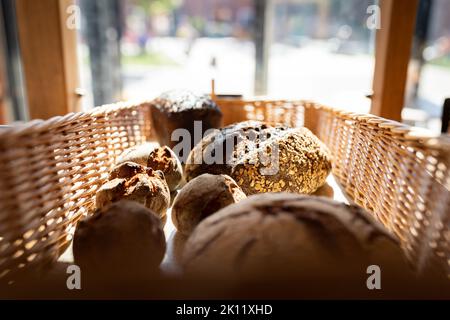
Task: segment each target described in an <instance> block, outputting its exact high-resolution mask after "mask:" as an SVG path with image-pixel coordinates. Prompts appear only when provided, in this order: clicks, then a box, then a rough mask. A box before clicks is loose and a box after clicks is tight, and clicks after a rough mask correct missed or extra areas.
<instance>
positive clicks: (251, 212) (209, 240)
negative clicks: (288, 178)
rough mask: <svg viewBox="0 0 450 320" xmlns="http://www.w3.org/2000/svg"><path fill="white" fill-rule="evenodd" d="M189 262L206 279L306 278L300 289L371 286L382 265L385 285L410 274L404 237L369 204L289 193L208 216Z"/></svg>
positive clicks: (189, 247) (194, 237)
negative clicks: (373, 269)
mask: <svg viewBox="0 0 450 320" xmlns="http://www.w3.org/2000/svg"><path fill="white" fill-rule="evenodd" d="M183 265H184V268H185V270H186V272H187V274H190V275H201V277H202V278H204V279H210V278H211V277H213V278H217V279H222V280H223V279H226V280H227V281H228V280H230V281H237V282H238V283H243V282H245V281H250V282H261V281H262V282H264V283H266V284H267V285H268V284H269V282H271V281H274V282H275V283H276V282H277V281H286V282H287V283H290V282H291V280H299V281H300V282H292V283H298V286H300V287H299V288H297V289H298V290H303V289H307V288H308V287H307V285H308V284H309V285H311V284H312V285H314V286H315V288H318V289H320V288H321V289H323V290H325V291H326V290H327V289H331V286H330V287H328V285H330V284H331V283H333V281H335V282H334V284H336V283H337V284H338V287H337V289H339V286H340V285H339V284H340V283H342V284H345V285H346V286H347V285H348V286H351V285H356V287H357V288H360V289H364V290H367V288H366V279H367V277H368V275H367V273H366V269H367V267H368V266H370V265H378V266H380V268H381V270H382V272H383V279H384V280H383V281H384V282H383V283H384V288H387V287H388V286H389V284H392V283H389V281H390V280H392V279H395V278H396V277H400V276H401V275H402V274H406V273H408V268H407V264H406V262H405V260H404V257H403V253H402V250H401V249H400V247H399V244H398V242H397V240H396V239H394V238H393V237H392V236H391V235H390V234H389V233H388V232H387V231H385V230H384V228H383V227H382V226H381V225H379V224H378V223H377V222H376V221H375V220H373V219H371V218H370V217H369V216H368V215H367V213H366V212H365V211H364V210H363V209H360V208H359V207H356V206H347V205H344V204H341V203H338V202H335V201H332V200H329V199H326V198H321V197H311V196H301V195H295V194H287V193H278V194H261V195H255V196H251V197H249V198H247V199H246V200H243V201H241V202H239V203H237V204H234V205H231V206H228V207H226V208H224V209H222V210H220V211H219V212H217V213H215V214H214V215H212V216H210V217H208V218H207V219H205V220H203V221H202V222H201V223H200V224H199V225H198V226H197V227H196V229H195V230H194V232H193V233H192V234H191V236H190V237H189V240H188V242H187V243H186V246H185V249H184V255H183ZM328 280H330V281H331V282H329V283H327V281H328ZM301 281H304V282H301ZM286 282H285V283H286ZM311 282H312V283H311ZM230 283H231V282H230ZM302 285H303V286H306V287H303V288H301V286H302ZM291 289H292V288H291ZM335 289H336V288H335Z"/></svg>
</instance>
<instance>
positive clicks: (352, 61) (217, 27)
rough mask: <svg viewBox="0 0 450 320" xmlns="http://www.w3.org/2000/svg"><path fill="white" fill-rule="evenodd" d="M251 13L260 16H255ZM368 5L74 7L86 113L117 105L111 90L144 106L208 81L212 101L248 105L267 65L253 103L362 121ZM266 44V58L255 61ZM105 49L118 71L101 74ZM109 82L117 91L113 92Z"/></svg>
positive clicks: (139, 3)
mask: <svg viewBox="0 0 450 320" xmlns="http://www.w3.org/2000/svg"><path fill="white" fill-rule="evenodd" d="M113 3H115V4H113ZM261 3H263V4H264V5H265V7H264V8H263V11H259V9H258V7H257V5H260V6H261ZM372 3H373V1H370V0H365V1H360V0H307V1H306V0H305V1H292V0H272V1H270V2H264V1H259V2H258V1H257V0H213V1H211V0H153V1H150V0H127V1H125V0H123V1H120V0H114V1H111V2H110V3H109V4H108V3H107V2H105V4H103V5H104V6H107V8H100V7H99V6H101V2H99V3H97V2H96V1H89V0H82V1H81V4H82V8H84V10H82V12H83V13H84V21H85V23H84V24H83V26H84V32H83V33H82V34H83V40H82V43H81V45H82V47H83V49H82V52H84V54H85V59H84V61H89V60H90V62H91V66H93V65H94V64H97V65H99V64H100V66H96V67H95V66H93V67H91V71H92V72H91V75H92V77H93V78H94V79H95V80H90V79H89V72H84V74H85V78H86V81H85V83H93V84H94V86H93V87H94V97H95V96H97V98H96V99H94V100H95V101H94V102H95V104H96V105H98V104H102V103H106V102H111V101H114V100H117V99H116V96H117V95H118V94H117V91H120V90H121V91H122V97H123V98H125V99H143V98H149V97H151V96H154V95H157V94H159V93H161V92H162V91H164V90H168V89H172V88H188V89H193V90H196V91H200V92H210V89H211V87H210V86H211V85H210V83H211V79H212V78H214V79H215V80H216V86H217V91H218V92H219V93H224V94H243V95H248V96H251V95H253V94H254V93H255V89H256V86H257V85H258V84H256V83H255V78H257V79H259V78H261V77H260V76H259V77H255V72H256V70H255V68H264V62H265V61H263V60H264V59H267V65H268V68H267V70H266V72H267V85H263V87H266V88H265V90H262V93H266V94H268V95H270V96H273V97H280V98H297V99H298V98H309V99H314V100H318V101H322V102H325V103H330V104H333V105H340V106H342V107H344V108H349V109H351V108H354V109H357V110H358V111H360V112H366V111H368V110H369V106H370V100H369V99H366V98H365V96H366V95H367V94H369V93H370V92H371V86H372V76H373V63H374V62H373V49H374V48H373V43H374V34H373V32H371V31H370V30H369V29H368V28H367V27H366V20H367V16H368V15H367V12H366V11H367V7H368V6H369V5H370V4H372ZM264 10H265V11H264ZM107 12H110V14H109V17H108V14H107ZM111 16H112V18H111ZM267 17H268V18H267ZM266 18H267V19H266ZM108 21H109V22H110V23H109V24H108ZM261 22H262V23H261ZM95 28H103V29H106V30H109V29H111V30H109V31H108V32H107V34H109V38H108V39H104V40H102V39H101V38H102V35H101V32H95V31H93V30H94V29H95ZM108 28H109V29H108ZM266 28H267V29H266ZM264 32H266V33H265V34H264V37H261V36H258V35H261V33H264ZM117 37H118V39H120V46H118V47H117V48H113V49H112V50H111V49H103V50H104V52H103V53H101V52H100V53H99V52H98V51H101V50H102V48H101V47H100V46H99V43H105V47H108V41H110V40H111V39H115V38H117ZM98 38H99V39H98ZM255 39H260V40H255ZM258 41H262V42H264V43H258ZM266 42H267V46H268V48H269V49H268V54H266V55H265V53H259V52H257V51H258V50H263V47H264V45H265V44H266ZM109 47H111V45H109ZM115 49H118V50H120V55H121V65H122V68H121V70H120V71H114V66H113V65H112V64H110V65H107V64H105V59H106V60H108V59H109V61H110V62H111V63H113V62H114V61H115V60H114V57H111V55H114V54H113V52H114V50H115ZM88 52H91V58H90V59H89V58H88ZM92 52H94V55H93V54H92ZM105 57H106V58H105ZM259 60H261V61H259ZM102 63H103V64H104V67H103V68H102V67H101V64H102ZM115 64H116V65H118V63H115ZM262 72H264V70H263V71H262ZM118 74H121V79H122V81H121V84H120V85H119V84H117V85H114V81H113V80H114V79H115V78H116V76H117V75H118ZM111 86H113V87H114V88H111ZM97 91H101V92H103V94H101V93H96V92H97ZM256 91H257V90H256Z"/></svg>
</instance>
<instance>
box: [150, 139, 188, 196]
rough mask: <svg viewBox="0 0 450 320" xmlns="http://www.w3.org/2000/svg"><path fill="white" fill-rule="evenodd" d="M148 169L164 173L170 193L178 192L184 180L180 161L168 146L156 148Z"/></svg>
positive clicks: (152, 153) (151, 154) (151, 155)
mask: <svg viewBox="0 0 450 320" xmlns="http://www.w3.org/2000/svg"><path fill="white" fill-rule="evenodd" d="M147 167H149V168H152V169H153V170H160V171H162V172H163V173H164V178H165V179H166V182H167V185H168V186H169V190H170V191H174V190H176V189H177V187H178V186H179V185H180V183H181V180H182V179H183V168H182V167H181V163H180V160H178V157H177V156H176V155H175V153H174V152H173V151H172V150H171V149H170V148H169V147H167V146H164V147H159V148H156V149H154V150H153V151H152V152H151V153H150V154H149V156H148V161H147Z"/></svg>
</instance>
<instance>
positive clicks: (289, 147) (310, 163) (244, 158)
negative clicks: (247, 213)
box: [185, 121, 331, 195]
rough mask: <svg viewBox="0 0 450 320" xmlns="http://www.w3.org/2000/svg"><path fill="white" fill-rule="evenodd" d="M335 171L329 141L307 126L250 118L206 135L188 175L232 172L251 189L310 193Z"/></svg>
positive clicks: (187, 168)
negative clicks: (326, 144)
mask: <svg viewBox="0 0 450 320" xmlns="http://www.w3.org/2000/svg"><path fill="white" fill-rule="evenodd" d="M330 171H331V158H330V155H329V151H328V149H327V147H326V146H325V145H324V144H323V143H322V142H321V141H320V140H319V139H318V138H317V137H316V136H315V135H314V134H312V133H311V131H309V130H308V129H306V128H290V127H287V126H284V125H280V124H276V125H270V124H268V123H264V122H259V121H246V122H241V123H238V124H235V125H231V126H228V127H225V128H223V129H222V130H220V131H217V132H215V133H212V134H210V135H208V136H207V137H205V138H204V139H203V140H202V141H201V142H200V143H199V144H197V145H196V146H195V148H194V149H193V150H192V151H191V153H190V154H189V158H188V160H187V163H186V166H185V178H186V181H189V180H191V179H193V178H195V177H196V176H198V175H200V174H203V173H211V174H226V175H229V176H231V177H232V178H233V179H234V180H235V181H236V182H237V184H238V185H239V186H240V187H241V188H242V190H243V191H244V192H245V193H246V194H247V195H251V194H255V193H264V192H282V191H287V192H293V193H303V194H311V193H313V192H315V191H316V190H317V189H318V188H320V187H321V186H322V185H323V184H324V183H325V180H326V178H327V176H328V174H329V173H330Z"/></svg>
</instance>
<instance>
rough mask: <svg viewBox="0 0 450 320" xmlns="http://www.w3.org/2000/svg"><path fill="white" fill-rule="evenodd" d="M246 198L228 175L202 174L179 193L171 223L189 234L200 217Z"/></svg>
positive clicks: (173, 208)
mask: <svg viewBox="0 0 450 320" xmlns="http://www.w3.org/2000/svg"><path fill="white" fill-rule="evenodd" d="M245 198H246V196H245V194H244V192H242V190H241V188H239V186H238V185H237V184H236V182H235V181H234V180H233V179H232V178H230V177H229V176H226V175H211V174H203V175H201V176H198V177H196V178H195V179H193V180H191V181H190V182H189V183H187V184H186V185H185V186H184V187H183V189H181V190H180V192H179V193H178V195H177V197H176V198H175V200H174V203H173V207H172V221H173V224H174V225H175V227H176V228H177V230H178V232H180V233H182V234H184V235H189V234H190V233H191V232H192V230H194V228H195V227H196V226H197V224H198V223H199V222H200V221H201V220H203V219H205V218H206V217H208V216H210V215H212V214H213V213H215V212H216V211H218V210H220V209H222V208H224V207H226V206H228V205H230V204H233V203H236V202H239V201H241V200H242V199H245Z"/></svg>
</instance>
